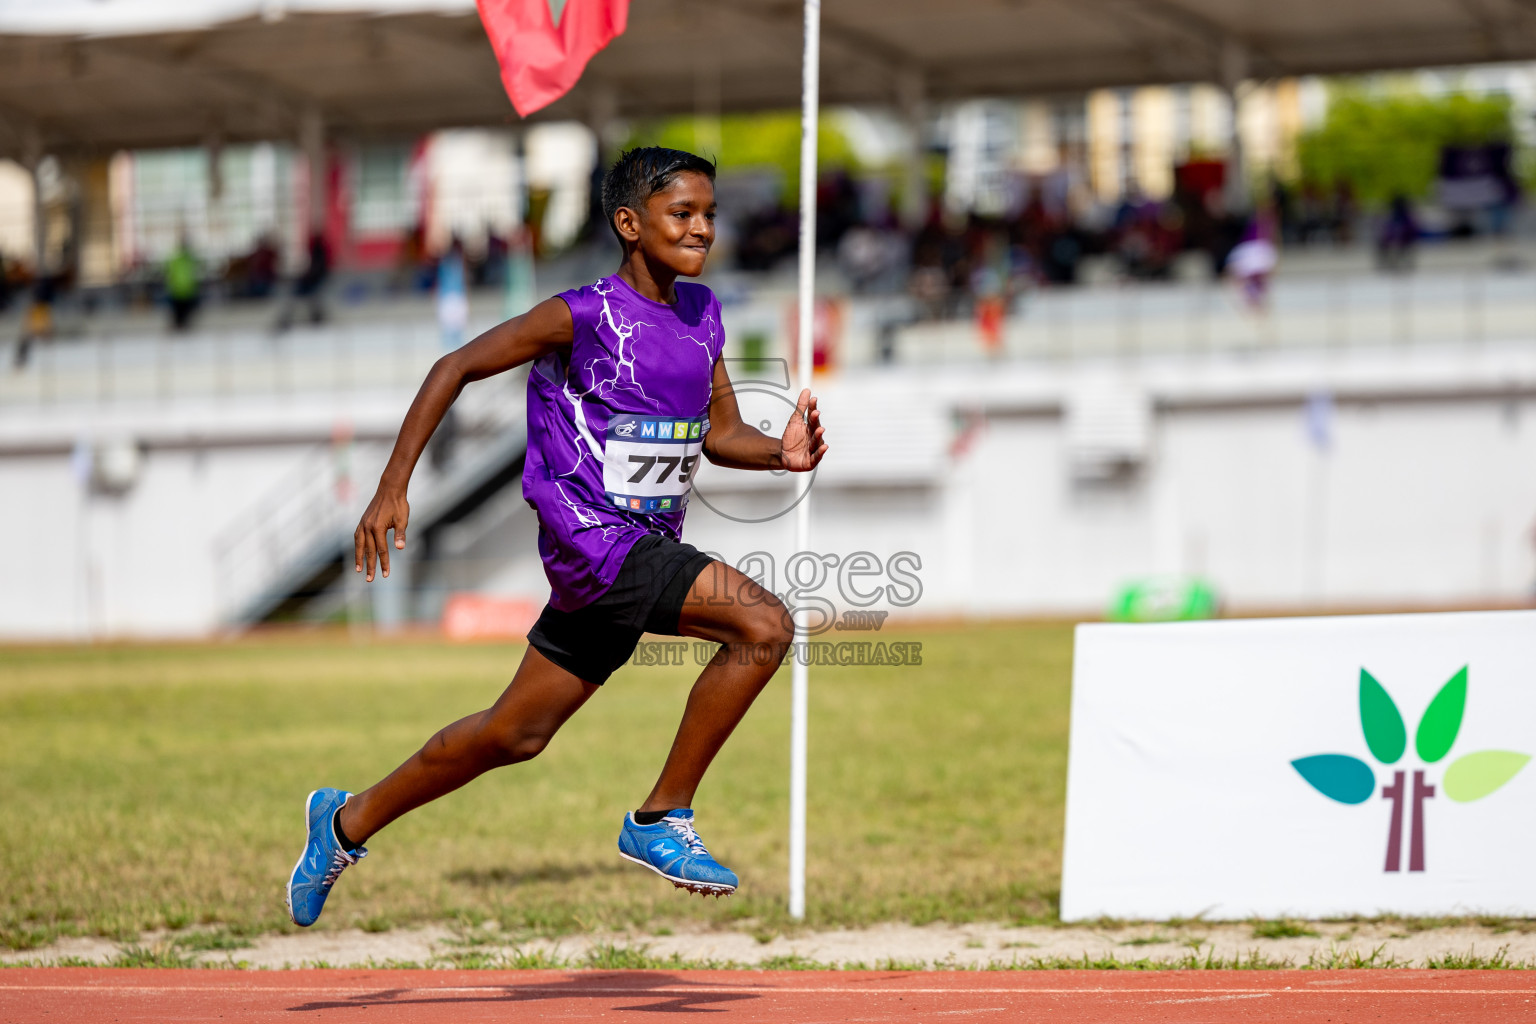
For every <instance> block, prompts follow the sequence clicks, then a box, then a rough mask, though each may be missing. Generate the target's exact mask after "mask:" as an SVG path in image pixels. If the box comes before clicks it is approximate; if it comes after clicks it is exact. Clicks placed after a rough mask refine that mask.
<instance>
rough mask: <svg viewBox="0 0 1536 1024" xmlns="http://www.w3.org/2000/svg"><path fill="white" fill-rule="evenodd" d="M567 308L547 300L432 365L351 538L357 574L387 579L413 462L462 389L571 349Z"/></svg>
mask: <svg viewBox="0 0 1536 1024" xmlns="http://www.w3.org/2000/svg"><path fill="white" fill-rule="evenodd" d="M571 336H572V328H571V309H570V307H569V306H567V305H566V304H565V301H564V300H563V299H559V298H553V299H546V300H544V301H543V302H541V303H539V304H538V305H537V306H534V307H533V308H532V309H530V310H529V311H528V312H526V313H524V314H523V315H522V316H516V317H513V318H512V319H511V320H508V321H507V322H506V323H503V324H498V325H497V326H495V327H492V328H491V329H490V330H488V331H486V332H485V333H484V334H482V335H480V336H479V337H478V338H476V339H475V340H474V341H471V342H469V343H468V344H467V345H464V346H462V347H461V348H458V349H455V350H454V351H452V352H450V353H448V354H447V355H445V356H443V357H442V358H441V359H439V360H438V361H437V362H436V363H433V364H432V370H431V372H429V373H428V374H427V379H426V380H425V381H423V382H422V385H421V390H420V391H417V392H416V398H415V400H414V401H412V402H411V408H410V410H409V411H408V412H407V413H406V414H405V422H404V423H403V424H401V426H400V436H399V437H397V438H396V439H395V450H394V451H393V452H391V453H390V456H389V464H388V465H387V466H385V467H384V474H383V476H381V477H380V478H379V489H378V491H377V492H376V493H375V494H374V496H373V500H372V501H370V502H369V503H368V510H367V511H366V512H364V513H363V518H362V520H361V521H360V522H359V523H358V524H357V530H356V531H355V532H354V533H353V535H352V540H353V543H354V545H355V548H356V565H355V568H356V571H358V572H363V571H364V570H366V571H367V579H368V580H369V581H370V582H372V580H373V568H374V562H375V561H377V562H378V565H379V568H380V569H382V570H383V572H384V575H385V576H388V575H389V544H388V537H387V534H388V532H389V531H390V530H394V531H395V547H396V548H404V547H405V527H406V523H407V522H408V521H409V520H410V515H411V507H410V505H409V504H408V503H407V502H406V500H405V492H406V487H407V485H408V484H409V483H410V480H411V471H412V470H414V469H415V468H416V460H417V459H419V458H421V453H422V450H423V449H425V448H426V446H427V440H428V439H429V438H431V436H432V432H433V431H434V430H436V429H437V425H438V423H440V422H441V421H442V419H443V414H444V413H446V412H447V411H448V407H449V406H450V405H452V404H453V401H454V399H456V398H458V397H459V392H460V391H462V390H464V385H465V384H468V383H469V382H470V381H474V380H483V379H485V378H486V377H491V376H494V375H496V374H498V373H502V372H503V371H506V370H510V369H512V368H513V367H514V366H521V365H522V364H523V363H526V362H531V361H532V360H535V359H538V358H539V357H541V356H543V355H545V354H546V353H549V352H553V351H556V350H557V349H560V348H563V347H565V346H568V345H570V343H571Z"/></svg>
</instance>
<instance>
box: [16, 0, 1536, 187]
mask: <svg viewBox="0 0 1536 1024" xmlns="http://www.w3.org/2000/svg"><path fill="white" fill-rule="evenodd" d="M359 8H362V9H359ZM40 10H41V11H44V12H45V13H41V14H40V13H39V11H40ZM104 11H105V12H109V13H110V16H108V14H104V13H103V12H104ZM135 11H137V12H138V15H139V16H138V17H137V18H135V17H133V14H134V12H135ZM47 12H51V13H47ZM803 13H804V12H803V7H802V4H801V3H799V2H796V0H635V3H634V5H633V7H632V8H631V14H630V27H629V30H628V32H626V33H625V35H623V36H621V37H619V38H618V39H615V40H614V41H613V42H612V43H611V44H610V45H609V46H608V48H607V49H606V50H604V51H603V52H602V53H599V54H598V55H597V57H596V58H594V59H593V61H592V62H591V64H590V66H589V67H588V70H587V73H586V74H585V75H584V76H583V78H582V81H581V83H580V84H579V85H577V86H576V88H575V89H573V90H572V92H571V93H570V95H568V96H566V97H565V98H564V99H562V100H560V101H559V102H557V103H555V104H554V105H552V106H550V107H549V108H547V109H546V110H544V111H541V112H539V114H538V115H536V118H535V119H537V120H549V119H577V120H584V121H589V122H590V121H595V120H600V119H603V118H607V117H613V116H618V117H644V116H654V115H665V114H676V113H691V112H694V111H695V110H697V109H698V108H699V102H700V101H699V97H700V96H703V95H707V96H709V97H710V103H709V106H710V107H711V108H712V109H715V110H722V111H741V110H760V109H792V108H794V107H796V106H798V104H799V100H800V87H801V66H800V63H799V60H798V58H799V56H800V51H801V44H803V37H802V32H803ZM177 19H179V20H177ZM822 44H823V48H824V50H825V54H824V58H823V62H822V82H821V93H822V99H823V103H824V104H828V105H839V104H869V103H873V104H898V105H902V106H905V107H908V108H910V106H911V105H912V103H913V102H929V101H943V100H950V99H958V98H965V97H973V96H1020V95H1047V94H1052V93H1067V92H1077V91H1081V90H1084V89H1089V88H1096V87H1105V86H1132V85H1144V84H1155V83H1170V82H1188V81H1214V82H1222V83H1226V84H1231V83H1230V81H1229V80H1230V79H1231V77H1232V76H1233V75H1234V74H1240V75H1241V76H1242V77H1251V78H1261V79H1262V78H1270V77H1276V76H1283V75H1299V74H1328V73H1346V72H1360V71H1372V70H1386V69H1392V68H1406V67H1423V66H1433V65H1451V64H1468V63H1479V62H1489V61H1504V60H1519V59H1536V0H1291V2H1289V3H1286V4H1266V5H1257V4H1253V3H1250V2H1248V0H944V2H943V3H936V2H932V0H831V2H829V3H828V5H827V8H826V10H825V11H824V12H823V18H822ZM701 54H702V55H705V57H703V58H701V56H700V55H701ZM0 67H3V68H5V73H4V74H3V75H0V155H4V156H11V157H21V158H25V157H26V156H27V155H28V154H29V153H32V154H35V153H38V152H70V151H85V152H102V151H111V150H114V149H120V148H151V147H157V146H173V145H191V144H198V143H203V142H207V141H208V140H210V139H219V140H221V141H224V142H235V141H244V140H256V139H274V138H295V137H297V136H298V134H299V132H300V130H301V126H302V124H303V123H304V121H305V118H306V117H308V118H314V117H319V118H321V119H323V123H324V125H325V130H326V133H327V134H330V135H340V136H353V137H366V136H396V137H398V136H403V135H410V134H416V133H420V132H424V131H427V130H431V129H434V128H443V127H468V126H510V125H515V124H517V123H519V121H518V118H517V116H516V115H515V114H514V113H513V111H512V108H511V105H510V103H508V101H507V99H506V96H505V95H504V94H503V93H502V91H501V85H500V82H499V80H498V77H497V73H496V63H495V58H494V56H493V54H492V52H491V48H490V45H489V43H488V42H487V41H486V38H485V33H484V31H483V30H482V29H481V27H480V23H479V19H478V16H477V15H476V13H475V9H474V4H473V3H472V2H470V0H220V2H209V3H204V4H198V5H191V4H187V3H185V0H108V2H105V3H101V2H90V3H87V2H86V0H50V2H49V3H45V4H38V3H36V2H35V0H0Z"/></svg>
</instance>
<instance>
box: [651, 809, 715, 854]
mask: <svg viewBox="0 0 1536 1024" xmlns="http://www.w3.org/2000/svg"><path fill="white" fill-rule="evenodd" d="M661 820H662V821H664V822H666V823H667V825H669V826H670V827H671V829H672V831H674V832H676V833H677V838H678V840H679V841H680V842H681V843H682V844H683V845H684V846H686V847H688V852H689V853H691V854H693V855H694V856H695V857H708V856H709V851H708V850H706V849H704V840H702V839H700V838H699V834H698V833H697V832H695V831H694V830H693V822H691V821H689V820H688V819H687V818H662V819H661Z"/></svg>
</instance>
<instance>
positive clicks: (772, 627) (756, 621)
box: [743, 596, 795, 647]
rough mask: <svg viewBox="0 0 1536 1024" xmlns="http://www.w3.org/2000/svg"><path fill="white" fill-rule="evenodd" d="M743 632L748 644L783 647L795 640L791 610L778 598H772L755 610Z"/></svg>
mask: <svg viewBox="0 0 1536 1024" xmlns="http://www.w3.org/2000/svg"><path fill="white" fill-rule="evenodd" d="M743 632H744V633H745V634H746V636H745V637H744V639H745V640H746V641H747V642H748V643H754V644H766V645H769V646H770V647H782V646H785V645H787V644H789V642H790V641H792V640H793V639H794V638H795V624H794V620H793V619H791V618H790V615H789V609H787V608H785V607H784V605H783V603H782V602H781V601H779V599H778V598H776V597H772V596H770V597H769V598H768V600H766V601H764V602H763V603H762V604H760V605H758V606H757V607H756V608H754V609H753V612H752V614H751V616H749V617H748V619H747V622H746V623H745V624H744V627H743Z"/></svg>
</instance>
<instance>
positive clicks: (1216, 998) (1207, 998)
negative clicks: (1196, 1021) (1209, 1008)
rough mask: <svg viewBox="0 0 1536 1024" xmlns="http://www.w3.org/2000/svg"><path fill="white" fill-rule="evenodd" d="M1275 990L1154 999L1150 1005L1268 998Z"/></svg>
mask: <svg viewBox="0 0 1536 1024" xmlns="http://www.w3.org/2000/svg"><path fill="white" fill-rule="evenodd" d="M1274 994H1275V993H1273V992H1234V993H1231V994H1229V995H1224V996H1195V997H1194V998H1192V999H1153V1000H1150V1005H1152V1006H1157V1005H1159V1004H1163V1003H1167V1004H1178V1003H1227V1002H1231V1001H1232V1000H1234V999H1268V998H1269V997H1270V996H1272V995H1274Z"/></svg>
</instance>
